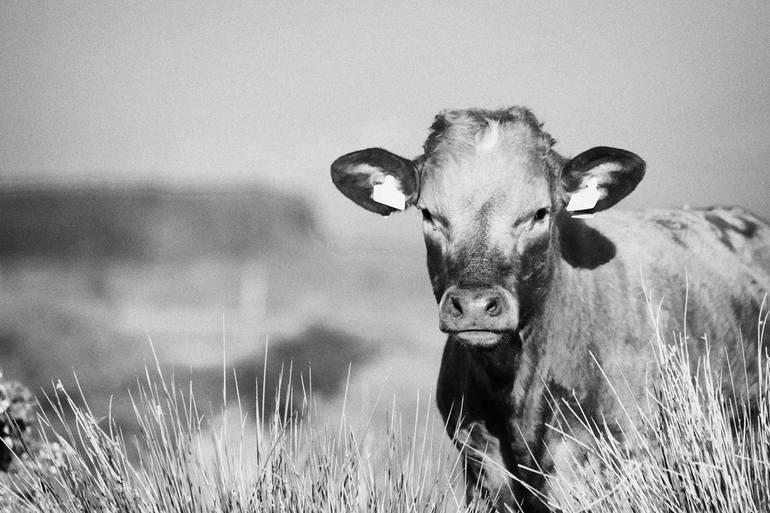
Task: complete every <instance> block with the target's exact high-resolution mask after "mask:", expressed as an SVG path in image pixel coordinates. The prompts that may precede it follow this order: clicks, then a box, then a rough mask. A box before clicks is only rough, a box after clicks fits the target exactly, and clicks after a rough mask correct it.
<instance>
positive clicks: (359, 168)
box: [331, 148, 418, 216]
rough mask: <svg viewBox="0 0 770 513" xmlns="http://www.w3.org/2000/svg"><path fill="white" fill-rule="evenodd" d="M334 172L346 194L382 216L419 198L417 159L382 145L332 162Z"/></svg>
mask: <svg viewBox="0 0 770 513" xmlns="http://www.w3.org/2000/svg"><path fill="white" fill-rule="evenodd" d="M331 172H332V181H333V182H334V185H336V186H337V189H339V190H340V192H342V194H344V195H345V196H347V197H348V198H349V199H351V200H353V201H354V202H355V203H357V204H358V205H360V206H362V207H364V208H365V209H366V210H370V211H372V212H375V213H377V214H380V215H382V216H388V215H390V214H392V213H393V212H396V211H398V210H404V209H405V208H406V207H407V206H409V205H412V204H414V202H415V201H416V200H417V196H418V180H417V170H416V166H415V163H414V162H413V161H411V160H409V159H405V158H404V157H400V156H398V155H396V154H395V153H391V152H389V151H387V150H383V149H382V148H369V149H366V150H360V151H354V152H353V153H348V154H347V155H343V156H341V157H340V158H338V159H337V160H335V161H334V162H333V163H332V169H331Z"/></svg>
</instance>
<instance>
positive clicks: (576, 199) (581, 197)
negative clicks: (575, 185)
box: [567, 178, 602, 217]
mask: <svg viewBox="0 0 770 513" xmlns="http://www.w3.org/2000/svg"><path fill="white" fill-rule="evenodd" d="M601 197H602V193H601V191H600V190H599V180H598V179H596V178H591V179H589V180H588V183H587V184H586V186H585V187H583V188H582V189H580V190H579V191H577V192H576V193H575V194H573V195H572V196H570V198H569V204H568V205H567V211H569V212H580V211H583V210H591V209H592V208H594V207H595V206H596V203H598V202H599V198H601ZM592 216H593V214H577V215H573V217H592Z"/></svg>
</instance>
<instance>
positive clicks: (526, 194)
mask: <svg viewBox="0 0 770 513" xmlns="http://www.w3.org/2000/svg"><path fill="white" fill-rule="evenodd" d="M432 128H433V131H432V133H431V135H430V137H429V138H428V141H427V142H426V144H425V149H426V156H425V163H424V166H423V168H422V172H421V179H420V182H421V185H420V203H421V206H424V207H426V208H429V209H434V210H438V211H439V213H441V214H444V215H447V216H456V215H460V214H462V213H470V212H472V211H475V210H479V209H481V208H489V207H492V208H494V209H495V210H496V211H501V210H514V211H515V210H517V209H521V210H526V209H528V208H531V207H532V204H538V203H543V202H544V201H546V200H547V199H548V196H549V192H548V191H549V181H548V175H547V168H546V165H545V159H544V158H543V157H544V156H545V154H546V153H547V152H548V151H549V149H550V143H551V138H550V136H548V134H546V133H545V132H543V131H542V130H541V129H540V125H539V124H538V123H537V121H536V120H535V119H534V116H532V115H531V114H530V113H529V112H528V111H526V110H524V109H510V110H507V111H453V112H450V113H445V114H444V115H443V117H442V116H439V117H437V120H436V123H434V126H433V127H432ZM541 206H542V205H541Z"/></svg>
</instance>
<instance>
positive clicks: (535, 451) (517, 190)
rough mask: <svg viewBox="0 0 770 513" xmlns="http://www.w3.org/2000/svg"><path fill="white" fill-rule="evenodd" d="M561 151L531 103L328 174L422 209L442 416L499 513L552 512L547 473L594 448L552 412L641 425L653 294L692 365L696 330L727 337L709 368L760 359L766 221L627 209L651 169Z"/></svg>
mask: <svg viewBox="0 0 770 513" xmlns="http://www.w3.org/2000/svg"><path fill="white" fill-rule="evenodd" d="M554 143H555V141H554V139H553V138H552V137H551V136H550V135H549V134H548V133H546V132H545V131H544V130H543V125H542V124H541V123H540V122H539V121H538V120H537V118H536V117H535V116H534V115H533V114H532V112H531V111H530V110H528V109H527V108H524V107H512V108H509V109H503V110H483V109H468V110H447V111H443V112H441V113H440V114H438V115H437V116H436V117H435V120H434V122H433V124H432V126H431V127H430V132H429V135H428V138H427V140H426V142H425V143H424V146H423V149H424V153H423V155H421V156H419V157H417V158H415V159H408V158H404V157H401V156H398V155H396V154H394V153H391V152H389V151H386V150H384V149H380V148H369V149H364V150H361V151H356V152H353V153H348V154H346V155H343V156H341V157H339V158H338V159H337V160H335V161H334V163H333V164H332V166H331V175H332V180H333V182H334V184H335V185H336V187H337V188H338V189H339V190H340V191H341V192H342V193H343V194H344V195H345V196H347V197H348V198H350V199H351V200H353V201H354V202H355V203H357V204H358V205H360V206H361V207H363V208H365V209H367V210H369V211H372V212H375V213H377V214H380V215H383V216H388V215H390V214H392V213H393V212H397V211H399V210H403V209H405V208H408V207H415V208H417V209H419V211H420V212H421V213H422V229H423V233H424V237H425V245H426V248H427V264H428V274H429V276H430V281H431V284H432V287H433V293H434V295H435V298H436V301H437V303H438V310H439V328H440V330H441V331H442V332H445V333H446V334H447V335H448V337H447V340H446V345H445V348H444V353H443V357H442V361H441V369H440V372H439V377H438V386H437V393H436V397H437V402H438V408H439V410H440V412H441V414H442V416H443V417H444V420H445V421H446V428H447V432H448V433H449V434H450V436H452V437H453V439H454V442H455V444H456V445H457V446H458V448H459V449H460V452H461V454H462V457H463V458H464V462H465V482H466V488H467V492H466V493H467V496H468V499H469V500H470V499H472V498H473V497H474V496H482V497H486V498H487V499H488V500H489V501H491V502H492V503H493V506H494V507H496V508H497V509H498V510H500V511H506V509H505V508H506V506H507V507H510V508H512V509H514V510H516V508H520V509H521V510H523V511H527V512H537V511H546V510H547V509H548V507H547V504H546V502H547V501H546V500H545V499H543V497H548V496H549V494H551V493H552V491H549V490H551V487H552V485H550V484H549V483H550V476H555V477H559V476H560V475H562V474H564V471H563V470H561V468H560V467H564V466H565V465H567V463H566V460H570V461H573V458H572V457H571V456H570V455H572V454H573V452H574V451H579V450H580V443H581V441H585V443H588V441H589V440H590V436H589V435H590V434H589V433H586V432H584V431H585V430H584V428H583V427H582V425H581V424H580V423H578V422H575V423H574V424H575V425H572V426H570V429H571V431H570V432H571V433H572V434H571V437H565V436H561V435H559V434H558V432H556V431H555V430H552V429H549V428H548V425H551V424H553V423H555V422H556V419H554V416H555V415H556V414H557V412H556V409H555V408H554V407H553V405H554V404H560V403H567V404H570V405H572V406H574V407H578V408H579V410H580V411H581V412H583V413H584V415H585V416H587V417H588V418H589V419H594V420H596V419H601V421H602V422H607V423H609V424H610V425H612V423H613V422H616V423H617V425H616V428H617V429H616V431H617V432H623V430H622V428H623V422H633V421H634V419H633V414H627V413H625V412H623V411H622V406H621V405H622V404H629V403H630V404H634V401H636V402H639V401H640V400H641V399H642V398H643V397H644V393H645V382H646V379H647V378H648V372H649V365H648V364H649V362H650V361H652V359H653V355H652V351H653V349H652V347H653V346H652V344H651V343H650V340H651V335H652V333H653V327H652V326H653V319H652V317H654V316H652V315H651V313H650V304H651V301H652V302H653V304H655V303H657V302H660V305H661V306H662V308H661V309H660V312H659V318H658V319H657V322H659V323H660V326H661V328H660V329H661V331H662V332H668V333H670V332H671V330H679V331H680V332H686V333H689V334H691V335H690V337H689V338H688V339H687V344H688V347H690V351H691V353H692V355H695V356H697V355H701V354H703V352H704V351H705V350H706V343H704V342H703V340H702V339H701V338H700V337H698V336H697V334H706V335H708V340H710V341H719V342H720V343H721V344H724V350H723V351H713V354H712V355H711V357H712V362H714V365H725V364H727V363H729V361H728V360H731V359H735V358H738V357H737V356H736V355H737V354H742V355H743V356H744V357H745V356H746V355H752V354H757V351H756V349H757V344H758V343H759V344H762V342H761V340H760V341H759V342H757V340H758V338H757V337H754V342H753V346H752V342H751V339H752V337H751V336H750V335H752V334H754V335H756V334H757V331H758V328H757V325H758V319H759V317H760V315H761V314H760V311H761V309H762V302H763V298H764V296H765V295H766V293H767V291H768V290H770V226H768V223H767V222H765V221H763V220H761V219H760V218H758V217H757V216H755V215H753V214H751V213H749V212H747V211H745V210H742V209H739V208H727V207H714V208H704V209H691V208H683V209H655V210H640V211H624V210H620V209H616V208H613V207H614V206H615V205H616V204H617V203H618V202H619V201H620V200H622V199H623V198H624V197H625V196H627V195H628V194H629V193H631V192H632V191H633V190H634V189H635V187H636V186H637V184H638V183H639V182H640V181H641V180H642V178H643V176H644V174H645V162H644V160H642V158H640V157H639V156H638V155H636V154H634V153H632V152H630V151H626V150H622V149H618V148H611V147H595V148H591V149H589V150H587V151H585V152H583V153H580V154H579V155H577V156H575V157H573V158H571V159H570V158H565V157H564V156H562V155H560V154H559V153H557V152H556V151H555V150H554V149H553V146H554ZM653 296H655V297H653ZM685 330H686V331H685ZM736 361H737V360H736ZM733 363H735V361H734V362H733ZM747 378H748V376H747ZM613 381H614V382H615V383H618V382H620V383H625V384H627V385H626V386H623V387H616V388H615V387H613V386H612V382H613ZM733 385H735V383H733ZM726 387H727V384H725V388H726ZM736 388H740V386H736ZM624 419H625V420H624ZM581 429H582V430H583V431H581ZM528 469H542V472H532V471H530V470H528ZM560 473H561V474H560Z"/></svg>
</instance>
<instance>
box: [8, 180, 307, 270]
mask: <svg viewBox="0 0 770 513" xmlns="http://www.w3.org/2000/svg"><path fill="white" fill-rule="evenodd" d="M315 229H316V226H315V223H314V218H313V214H312V211H311V209H310V207H309V206H308V205H307V203H306V202H305V201H303V200H302V199H301V198H299V197H295V196H291V195H288V194H284V193H278V192H266V191H263V190H238V191H235V190H213V191H212V190H184V189H183V190H170V189H164V188H153V187H134V188H131V187H125V186H121V187H115V188H72V187H69V188H41V187H29V188H21V187H15V188H13V189H12V190H5V191H0V259H2V260H5V261H8V260H27V259H42V260H56V261H61V262H67V261H82V260H88V259H93V260H108V261H109V260H117V261H140V262H153V261H170V260H171V261H173V260H187V259H193V258H199V257H233V258H247V257H252V256H260V255H264V254H266V253H271V252H274V251H280V250H281V249H282V248H286V247H290V246H293V245H294V244H296V243H297V242H301V241H303V240H307V239H308V238H309V237H311V236H312V234H313V232H314V231H315Z"/></svg>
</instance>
